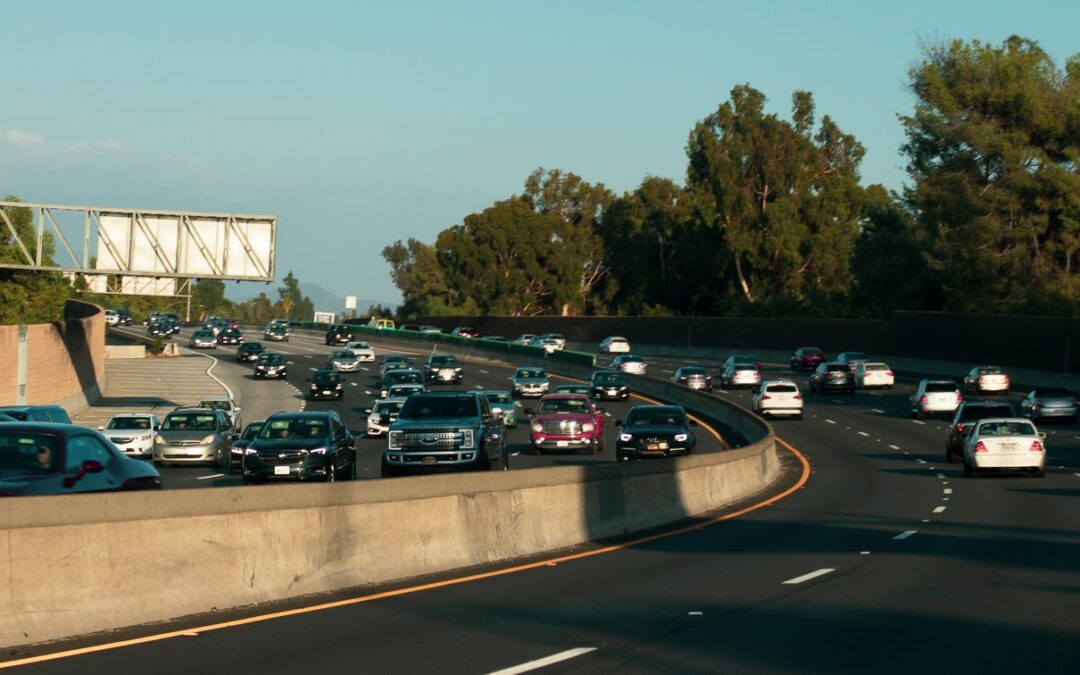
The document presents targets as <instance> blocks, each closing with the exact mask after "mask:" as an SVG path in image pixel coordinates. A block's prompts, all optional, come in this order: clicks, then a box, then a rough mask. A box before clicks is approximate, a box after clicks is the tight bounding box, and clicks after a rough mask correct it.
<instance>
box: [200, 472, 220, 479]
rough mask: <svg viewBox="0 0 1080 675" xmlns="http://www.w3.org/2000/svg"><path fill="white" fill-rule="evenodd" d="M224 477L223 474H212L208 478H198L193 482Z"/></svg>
mask: <svg viewBox="0 0 1080 675" xmlns="http://www.w3.org/2000/svg"><path fill="white" fill-rule="evenodd" d="M224 475H225V474H223V473H212V474H210V475H209V476H199V477H198V478H196V479H195V480H207V479H210V478H221V477H222V476H224Z"/></svg>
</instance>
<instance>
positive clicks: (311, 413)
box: [266, 410, 334, 421]
mask: <svg viewBox="0 0 1080 675" xmlns="http://www.w3.org/2000/svg"><path fill="white" fill-rule="evenodd" d="M333 412H334V411H332V410H301V411H293V412H289V411H288V410H279V411H278V412H276V413H274V414H273V415H271V416H270V417H267V418H266V421H270V420H272V419H274V418H275V417H277V418H280V417H289V418H298V419H319V418H321V417H330V415H331V413H333Z"/></svg>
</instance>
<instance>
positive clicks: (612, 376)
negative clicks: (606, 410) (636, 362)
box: [589, 370, 630, 401]
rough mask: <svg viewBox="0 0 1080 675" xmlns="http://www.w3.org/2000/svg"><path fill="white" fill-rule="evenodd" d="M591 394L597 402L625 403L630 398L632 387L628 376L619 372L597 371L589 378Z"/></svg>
mask: <svg viewBox="0 0 1080 675" xmlns="http://www.w3.org/2000/svg"><path fill="white" fill-rule="evenodd" d="M589 393H590V395H591V396H592V397H593V400H596V401H602V400H604V399H613V400H616V399H617V400H621V401H625V400H626V399H628V398H630V385H629V384H627V381H626V375H623V374H622V373H620V372H619V371H617V370H596V371H593V374H592V376H591V377H589Z"/></svg>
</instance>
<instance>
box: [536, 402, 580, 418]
mask: <svg viewBox="0 0 1080 675" xmlns="http://www.w3.org/2000/svg"><path fill="white" fill-rule="evenodd" d="M536 410H537V412H541V413H567V414H573V413H584V412H588V411H589V402H588V401H586V400H585V399H583V398H546V399H544V400H542V401H540V405H539V406H537V408H536Z"/></svg>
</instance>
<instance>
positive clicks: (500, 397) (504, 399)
mask: <svg viewBox="0 0 1080 675" xmlns="http://www.w3.org/2000/svg"><path fill="white" fill-rule="evenodd" d="M484 396H485V397H486V398H487V400H488V403H503V404H506V405H510V404H512V403H513V402H514V400H513V399H512V398H511V397H510V394H508V393H506V392H503V391H499V392H489V393H487V394H484Z"/></svg>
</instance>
